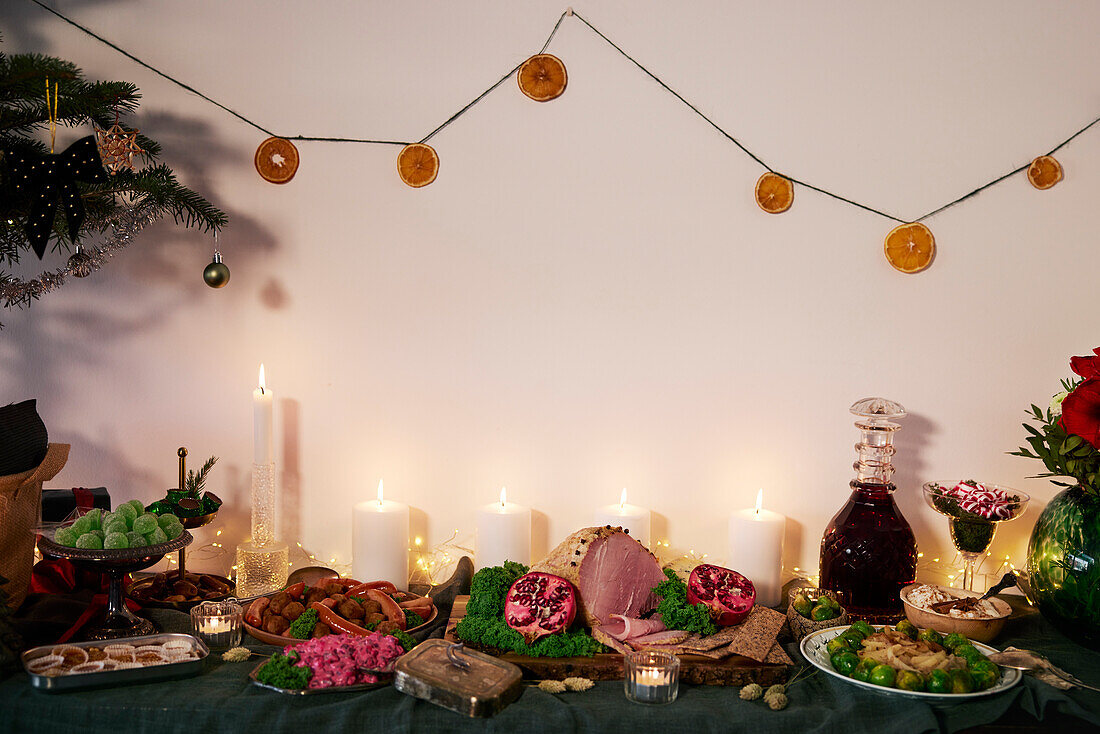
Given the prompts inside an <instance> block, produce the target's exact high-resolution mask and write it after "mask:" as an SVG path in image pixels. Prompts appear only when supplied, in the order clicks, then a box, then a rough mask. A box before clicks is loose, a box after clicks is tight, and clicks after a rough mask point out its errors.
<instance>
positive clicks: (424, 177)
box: [397, 143, 439, 189]
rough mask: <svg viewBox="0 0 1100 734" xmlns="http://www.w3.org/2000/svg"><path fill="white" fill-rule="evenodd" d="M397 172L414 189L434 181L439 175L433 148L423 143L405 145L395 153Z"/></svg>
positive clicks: (437, 159) (437, 161) (436, 157)
mask: <svg viewBox="0 0 1100 734" xmlns="http://www.w3.org/2000/svg"><path fill="white" fill-rule="evenodd" d="M397 173H398V175H400V176H401V180H402V181H404V182H405V183H407V184H408V185H409V186H412V187H413V188H414V189H418V188H420V187H421V186H427V185H428V184H430V183H431V182H432V181H435V177H436V176H437V175H439V156H438V155H437V154H436V152H435V148H433V147H432V146H430V145H427V144H425V143H413V144H411V145H406V146H405V147H404V148H402V149H401V152H400V153H398V154H397Z"/></svg>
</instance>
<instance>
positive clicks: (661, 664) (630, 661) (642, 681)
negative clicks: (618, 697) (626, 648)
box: [623, 650, 680, 703]
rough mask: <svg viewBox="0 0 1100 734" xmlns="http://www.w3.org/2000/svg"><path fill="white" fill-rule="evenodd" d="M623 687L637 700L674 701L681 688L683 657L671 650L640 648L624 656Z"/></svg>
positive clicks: (628, 697) (648, 701)
mask: <svg viewBox="0 0 1100 734" xmlns="http://www.w3.org/2000/svg"><path fill="white" fill-rule="evenodd" d="M623 672H624V677H623V690H624V691H625V692H626V697H627V699H628V700H630V701H634V702H635V703H672V702H673V701H675V700H676V694H677V693H678V692H679V690H680V658H678V657H676V656H675V655H673V654H672V653H670V652H657V651H651V650H640V651H637V652H631V653H627V654H626V655H625V656H624V660H623Z"/></svg>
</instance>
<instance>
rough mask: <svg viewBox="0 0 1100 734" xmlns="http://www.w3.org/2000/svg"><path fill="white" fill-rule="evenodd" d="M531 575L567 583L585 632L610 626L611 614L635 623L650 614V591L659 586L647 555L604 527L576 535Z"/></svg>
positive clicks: (653, 604)
mask: <svg viewBox="0 0 1100 734" xmlns="http://www.w3.org/2000/svg"><path fill="white" fill-rule="evenodd" d="M531 570H532V571H544V572H546V573H552V574H555V575H557V576H561V577H562V578H565V579H568V580H569V581H571V582H573V585H574V586H575V587H577V591H578V592H579V596H580V607H581V610H580V611H581V613H582V614H583V615H584V620H585V622H586V623H587V624H588V626H589V627H596V626H597V625H602V624H607V623H609V622H612V621H613V617H612V616H611V615H613V614H618V615H621V616H623V617H631V618H635V619H636V618H638V617H640V616H641V614H642V612H646V611H649V610H650V609H653V608H655V607H656V606H657V601H658V600H657V598H656V596H655V595H654V594H653V587H654V586H656V585H657V584H659V583H661V582H662V581H664V580H665V575H664V573H663V572H662V571H661V564H660V563H658V562H657V559H656V558H655V557H654V556H653V554H652V553H650V552H649V551H648V550H646V548H645V547H643V546H642V545H641V544H640V543H639V542H638V541H636V540H634V538H632V537H630V535H629V534H627V533H625V532H623V529H622V528H613V527H611V526H610V525H605V526H603V527H595V528H584V529H582V530H578V531H577V532H575V533H573V534H572V535H570V536H569V537H568V538H566V539H565V540H563V541H562V542H561V543H560V544H558V546H557V547H556V548H554V550H552V551H551V552H550V555H548V556H547V557H546V558H544V559H543V560H542V561H540V562H539V563H536V564H535V565H533V566H531Z"/></svg>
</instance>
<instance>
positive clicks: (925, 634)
mask: <svg viewBox="0 0 1100 734" xmlns="http://www.w3.org/2000/svg"><path fill="white" fill-rule="evenodd" d="M917 639H918V640H924V641H925V642H931V643H934V644H936V645H943V635H941V634H940V633H939V632H937V631H936V630H934V629H932V628H931V627H929V628H928V629H923V630H921V631H920V634H919V635H917Z"/></svg>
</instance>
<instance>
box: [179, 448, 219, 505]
mask: <svg viewBox="0 0 1100 734" xmlns="http://www.w3.org/2000/svg"><path fill="white" fill-rule="evenodd" d="M217 463H218V457H217V456H211V457H210V458H209V459H207V460H206V463H205V464H203V465H202V468H201V469H199V471H198V473H197V474H196V473H195V470H194V469H192V470H190V471H188V472H187V479H186V480H185V481H184V483H183V487H184V489H186V490H187V493H188V494H190V495H191V496H192V497H196V498H197V497H198V496H199V493H200V492H202V490H203V489H205V488H206V475H207V474H209V473H210V470H211V469H213V468H214V465H215V464H217Z"/></svg>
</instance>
